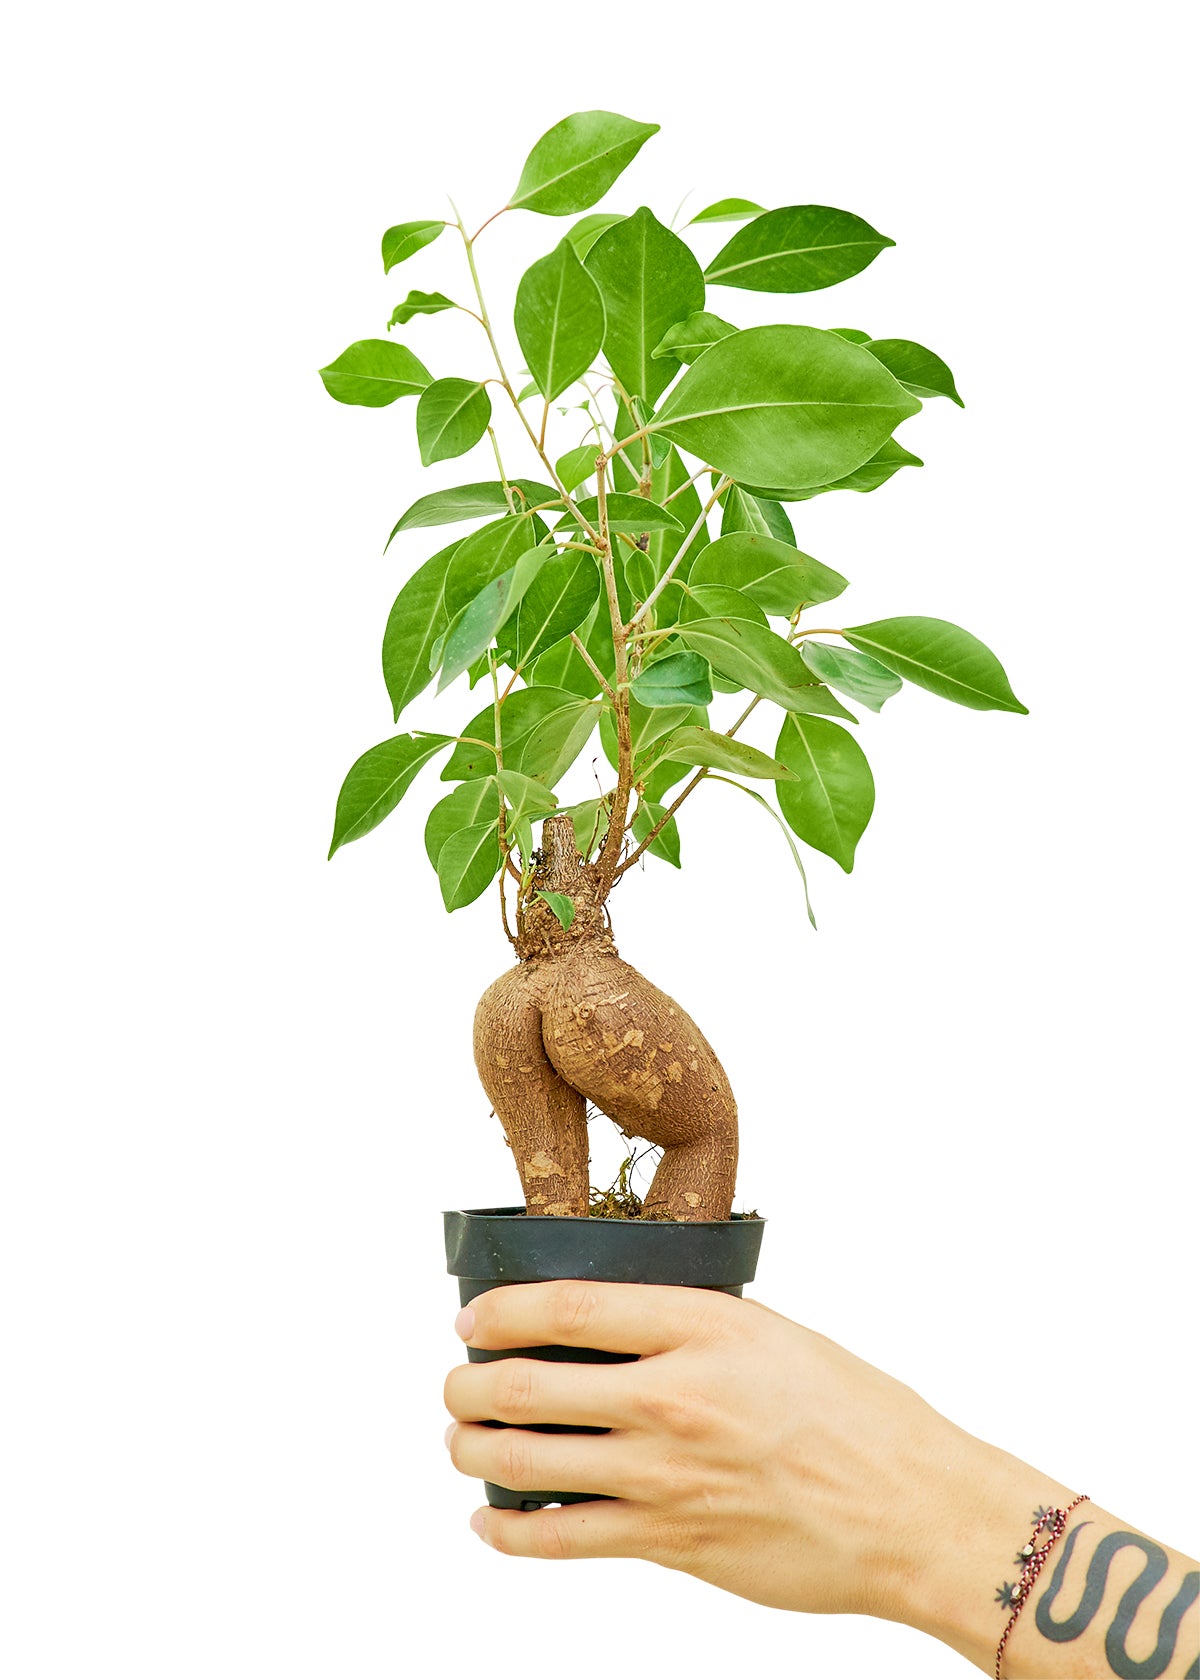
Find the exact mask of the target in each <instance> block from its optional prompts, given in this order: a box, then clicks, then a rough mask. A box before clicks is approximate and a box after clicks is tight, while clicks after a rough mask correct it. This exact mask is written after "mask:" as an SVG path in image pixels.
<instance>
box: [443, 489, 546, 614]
mask: <svg viewBox="0 0 1200 1680" xmlns="http://www.w3.org/2000/svg"><path fill="white" fill-rule="evenodd" d="M545 536H546V527H545V526H544V525H543V524H542V521H541V520H540V519H539V518H538V517H537V516H536V514H535V515H533V516H532V517H529V516H526V515H520V516H518V517H516V518H512V517H509V518H508V519H494V520H493V521H492V522H491V524H490V525H481V526H480V528H479V530H478V531H472V532H471V535H470V536H469V537H464V538H463V540H462V541H461V542H460V543H459V545H458V547H457V549H456V550H455V553H454V556H453V558H452V559H451V561H450V566H449V569H448V570H447V573H446V613H447V615H448V617H450V618H453V617H454V616H455V614H457V613H458V612H460V611H461V610H462V608H463V607H465V606H466V605H467V603H468V601H473V600H474V599H475V597H476V596H477V595H478V594H479V591H480V590H481V589H482V588H484V586H485V585H486V584H489V583H491V582H492V581H493V579H495V578H498V577H499V576H500V575H501V573H502V572H506V571H508V569H509V567H510V566H515V565H516V563H517V561H518V560H519V559H520V557H521V555H522V554H524V553H525V552H526V551H527V550H528V549H531V548H536V547H537V546H538V544H539V543H541V542H542V541H543V540H544V538H545Z"/></svg>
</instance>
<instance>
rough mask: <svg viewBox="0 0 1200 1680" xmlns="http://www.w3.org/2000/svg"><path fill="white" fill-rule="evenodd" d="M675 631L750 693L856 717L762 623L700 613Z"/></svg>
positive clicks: (790, 706)
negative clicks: (816, 680) (695, 618)
mask: <svg viewBox="0 0 1200 1680" xmlns="http://www.w3.org/2000/svg"><path fill="white" fill-rule="evenodd" d="M714 546H715V545H714ZM677 633H678V635H679V639H680V641H682V642H684V643H685V644H686V645H687V646H688V647H690V648H692V649H693V650H694V651H695V652H696V653H702V654H703V655H704V657H705V658H706V659H707V660H708V662H709V664H710V665H711V666H712V668H713V670H714V671H719V672H720V673H721V675H722V676H725V677H730V678H731V679H732V680H733V681H734V682H737V683H740V684H741V686H742V687H743V688H748V689H749V690H750V692H751V694H761V695H762V696H763V698H764V699H767V700H773V701H774V702H775V704H776V705H777V706H782V707H783V708H784V709H785V710H786V711H789V712H823V713H825V714H826V716H832V717H842V718H848V719H849V720H850V722H851V723H853V722H854V721H855V720H854V717H853V714H852V713H850V712H848V711H847V710H846V708H845V707H844V706H843V705H842V704H841V702H840V701H839V700H836V699H835V698H834V696H833V695H832V694H831V693H830V692H829V690H828V689H827V688H825V687H823V686H822V685H821V684H820V683H816V682H814V681H813V675H812V672H811V671H810V670H809V668H808V666H807V665H806V664H805V663H804V661H803V659H802V658H801V657H800V651H799V649H798V648H795V647H792V646H791V645H790V644H789V643H787V642H785V641H784V639H783V637H782V636H777V635H776V634H775V633H774V631H772V630H766V629H764V628H763V627H762V625H761V624H754V623H751V622H750V621H749V620H748V619H743V618H736V619H735V618H702V619H697V620H695V621H693V622H691V623H688V624H681V625H680V626H679V629H678V632H677Z"/></svg>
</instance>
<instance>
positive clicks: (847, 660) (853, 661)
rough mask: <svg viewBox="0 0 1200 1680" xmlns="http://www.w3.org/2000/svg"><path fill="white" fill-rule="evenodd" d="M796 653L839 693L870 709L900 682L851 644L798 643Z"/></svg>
mask: <svg viewBox="0 0 1200 1680" xmlns="http://www.w3.org/2000/svg"><path fill="white" fill-rule="evenodd" d="M800 656H801V658H802V659H803V660H804V663H805V664H806V665H807V666H808V668H809V670H810V671H811V672H812V673H813V675H814V676H816V677H819V678H820V680H821V681H822V682H823V683H828V685H829V687H830V688H836V689H837V690H838V692H839V694H846V695H849V697H850V699H851V700H857V701H859V702H860V704H861V705H864V706H869V707H870V709H871V711H873V712H878V711H880V710H881V709H882V707H883V703H884V701H885V700H890V699H891V697H892V695H893V694H899V692H900V690H901V688H902V687H903V684H902V682H901V680H900V678H899V677H898V676H896V674H895V672H894V671H889V670H888V668H887V666H886V665H881V664H880V663H879V661H878V660H877V659H872V658H871V657H870V655H869V654H866V653H859V652H857V651H856V650H855V649H854V648H840V647H833V646H831V645H830V643H828V642H810V641H803V642H801V643H800Z"/></svg>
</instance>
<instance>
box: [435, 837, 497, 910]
mask: <svg viewBox="0 0 1200 1680" xmlns="http://www.w3.org/2000/svg"><path fill="white" fill-rule="evenodd" d="M498 834H499V823H498V821H496V820H495V819H493V820H492V821H491V822H482V823H476V824H475V825H473V826H472V827H471V828H460V829H459V831H458V832H457V834H451V835H450V836H449V838H448V839H447V840H446V842H445V844H444V845H443V846H442V849H441V851H439V853H438V860H437V872H438V881H439V883H440V884H441V889H442V903H443V904H444V905H445V906H446V909H447V910H461V909H462V908H463V906H464V905H467V904H473V903H474V901H475V900H476V899H477V898H481V897H482V896H483V894H484V893H485V892H486V891H487V890H488V888H489V886H491V884H492V882H493V881H494V880H495V879H496V876H497V875H498V874H499V873H500V869H501V865H502V863H503V858H502V857H501V855H500V841H499V838H498Z"/></svg>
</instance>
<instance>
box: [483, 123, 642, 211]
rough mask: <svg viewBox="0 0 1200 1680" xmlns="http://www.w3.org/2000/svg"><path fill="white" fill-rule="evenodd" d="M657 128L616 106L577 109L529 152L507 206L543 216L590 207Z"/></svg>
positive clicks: (548, 131)
mask: <svg viewBox="0 0 1200 1680" xmlns="http://www.w3.org/2000/svg"><path fill="white" fill-rule="evenodd" d="M657 133H658V124H657V123H640V122H634V121H633V120H632V119H631V118H630V117H622V116H618V115H617V113H616V112H615V111H575V112H574V113H573V114H572V115H571V116H569V117H564V118H563V119H562V121H561V122H557V123H555V125H554V127H553V128H551V129H548V130H547V131H546V133H545V134H543V135H542V137H541V139H540V140H539V141H538V143H537V145H536V146H535V147H534V148H533V150H532V151H531V152H530V154H529V156H528V157H527V158H526V160H525V167H524V168H523V169H522V171H521V179H520V180H519V181H518V182H517V187H516V191H515V192H514V193H513V195H512V197H511V198H510V199H509V201H508V206H509V208H510V209H512V210H536V211H538V212H539V213H540V214H541V215H543V216H572V215H574V214H575V213H576V211H579V210H586V209H588V207H589V206H590V205H592V204H595V202H596V201H597V199H600V198H603V197H604V195H605V193H606V192H607V191H608V189H609V187H611V186H612V184H613V182H614V181H615V180H616V178H617V176H618V175H619V174H620V173H621V171H622V170H623V169H624V168H625V167H626V165H627V164H630V163H632V161H633V159H634V158H635V157H636V156H637V154H638V152H639V151H640V150H641V148H642V147H643V146H644V145H645V143H646V141H647V140H649V138H650V136H651V135H652V134H657Z"/></svg>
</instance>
